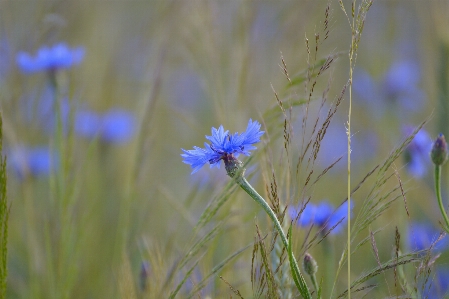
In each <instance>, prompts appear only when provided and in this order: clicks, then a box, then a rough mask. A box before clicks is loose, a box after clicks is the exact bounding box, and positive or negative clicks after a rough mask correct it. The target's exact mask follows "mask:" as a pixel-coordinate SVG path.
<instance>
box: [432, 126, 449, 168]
mask: <svg viewBox="0 0 449 299" xmlns="http://www.w3.org/2000/svg"><path fill="white" fill-rule="evenodd" d="M430 157H431V158H432V162H433V164H435V165H437V166H440V165H443V164H444V163H445V162H446V160H447V143H446V139H445V138H444V135H443V134H441V133H440V135H438V137H437V139H436V140H435V142H434V143H433V146H432V151H431V152H430Z"/></svg>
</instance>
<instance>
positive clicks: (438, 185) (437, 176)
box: [435, 165, 449, 233]
mask: <svg viewBox="0 0 449 299" xmlns="http://www.w3.org/2000/svg"><path fill="white" fill-rule="evenodd" d="M435 193H436V195H437V199H438V206H439V207H440V211H441V214H442V215H443V218H444V221H445V222H446V225H445V226H444V225H443V228H444V230H445V231H446V232H447V233H449V218H448V217H447V214H446V211H445V209H444V206H443V200H442V199H441V166H440V165H435Z"/></svg>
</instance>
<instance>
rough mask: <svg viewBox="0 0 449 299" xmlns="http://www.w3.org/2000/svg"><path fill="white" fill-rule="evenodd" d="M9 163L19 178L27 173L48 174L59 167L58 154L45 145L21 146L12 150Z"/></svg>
mask: <svg viewBox="0 0 449 299" xmlns="http://www.w3.org/2000/svg"><path fill="white" fill-rule="evenodd" d="M8 162H9V163H8V165H9V166H10V167H11V168H12V169H13V170H14V172H15V174H16V175H17V176H18V177H19V178H24V177H26V176H27V175H31V176H48V175H50V173H51V172H52V171H53V170H54V169H57V163H58V159H57V155H54V154H53V153H52V151H51V150H50V149H49V148H48V147H45V146H37V147H24V146H19V147H17V148H15V149H14V150H12V151H11V153H10V159H9V160H8Z"/></svg>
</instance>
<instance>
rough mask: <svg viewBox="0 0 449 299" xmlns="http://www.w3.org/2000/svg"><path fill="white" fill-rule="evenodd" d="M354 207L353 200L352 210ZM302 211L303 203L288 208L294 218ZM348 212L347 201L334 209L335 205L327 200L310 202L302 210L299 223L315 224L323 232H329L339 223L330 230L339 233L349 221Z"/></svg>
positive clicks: (304, 225) (305, 225) (303, 225)
mask: <svg viewBox="0 0 449 299" xmlns="http://www.w3.org/2000/svg"><path fill="white" fill-rule="evenodd" d="M352 208H353V203H352V202H351V212H352ZM300 211H301V205H300V206H297V207H290V208H289V210H288V212H289V215H290V217H291V218H292V219H296V217H297V216H298V213H299V212H300ZM347 213H348V202H347V201H346V202H344V203H343V204H342V205H341V206H340V207H338V208H337V209H334V206H333V205H332V204H330V203H329V202H327V201H322V202H321V203H319V204H318V205H315V204H313V203H310V202H309V203H308V204H307V206H306V207H305V209H304V210H303V211H302V213H301V216H300V217H299V219H298V221H297V224H298V225H299V226H302V227H307V226H311V225H314V226H317V227H319V228H320V229H322V231H323V233H327V231H328V230H329V229H331V228H332V227H334V226H335V225H337V223H338V225H337V226H336V227H335V228H334V229H332V231H331V232H330V234H338V233H339V232H341V230H342V229H343V226H344V223H346V222H347V219H346V216H347ZM351 215H352V214H351ZM340 221H341V222H340ZM339 222H340V223H339Z"/></svg>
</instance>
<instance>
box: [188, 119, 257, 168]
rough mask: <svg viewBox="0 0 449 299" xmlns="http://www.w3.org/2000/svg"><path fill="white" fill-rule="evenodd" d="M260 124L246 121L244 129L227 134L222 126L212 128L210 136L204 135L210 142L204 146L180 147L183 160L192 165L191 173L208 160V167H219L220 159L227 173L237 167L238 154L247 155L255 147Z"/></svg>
mask: <svg viewBox="0 0 449 299" xmlns="http://www.w3.org/2000/svg"><path fill="white" fill-rule="evenodd" d="M260 126H261V125H260V124H259V122H257V121H254V122H253V121H252V120H251V119H250V120H249V122H248V126H247V128H246V131H245V132H243V133H241V134H240V135H239V133H234V134H229V131H225V130H224V129H223V126H220V127H219V128H218V129H216V128H212V136H206V139H207V140H209V141H210V142H211V143H210V144H208V143H206V142H205V143H204V148H200V147H197V146H194V147H193V148H194V149H193V150H185V149H182V151H183V152H184V154H181V156H182V157H183V158H184V160H183V162H184V163H186V164H189V165H191V166H192V168H193V171H192V174H193V173H195V172H197V171H198V170H199V169H200V168H201V167H203V166H204V164H206V163H207V162H209V164H210V167H211V168H212V167H217V168H220V160H223V161H224V162H225V166H226V170H227V171H228V174H229V173H230V171H232V169H233V168H234V169H235V168H236V167H238V166H239V165H238V164H239V161H238V160H237V159H236V158H237V157H238V156H239V155H240V154H243V155H246V156H249V155H250V152H249V151H251V150H254V149H256V147H255V146H253V144H255V143H257V142H259V141H260V137H261V136H262V135H263V133H264V131H260Z"/></svg>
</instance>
